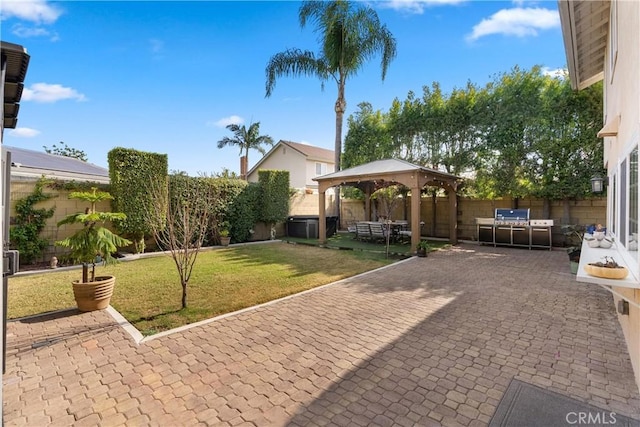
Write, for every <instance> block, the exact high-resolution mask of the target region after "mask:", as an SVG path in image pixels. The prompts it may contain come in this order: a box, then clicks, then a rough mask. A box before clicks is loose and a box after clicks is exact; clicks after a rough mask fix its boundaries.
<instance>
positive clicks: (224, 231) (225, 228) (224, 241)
mask: <svg viewBox="0 0 640 427" xmlns="http://www.w3.org/2000/svg"><path fill="white" fill-rule="evenodd" d="M218 234H219V236H220V244H221V245H222V246H229V243H231V236H229V222H228V221H223V222H222V224H220V230H219V231H218Z"/></svg>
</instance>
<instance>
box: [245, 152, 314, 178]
mask: <svg viewBox="0 0 640 427" xmlns="http://www.w3.org/2000/svg"><path fill="white" fill-rule="evenodd" d="M306 164H307V158H306V156H304V155H303V154H302V153H300V152H299V151H297V150H294V149H293V148H291V147H287V146H285V145H281V146H279V147H278V148H277V149H275V150H273V151H272V152H271V155H270V156H269V157H267V158H265V159H264V161H263V162H262V164H260V169H277V170H288V171H289V185H290V186H291V187H293V188H305V186H306V182H307V175H306V174H307V170H306ZM247 180H248V181H249V182H258V170H255V171H253V173H251V174H249V177H248V179H247Z"/></svg>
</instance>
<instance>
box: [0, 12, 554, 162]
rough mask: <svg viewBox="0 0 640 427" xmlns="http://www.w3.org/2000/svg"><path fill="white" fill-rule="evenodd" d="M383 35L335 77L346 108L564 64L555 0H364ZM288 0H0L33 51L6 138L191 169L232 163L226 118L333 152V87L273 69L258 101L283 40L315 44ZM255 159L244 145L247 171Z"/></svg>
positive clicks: (8, 24)
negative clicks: (388, 43)
mask: <svg viewBox="0 0 640 427" xmlns="http://www.w3.org/2000/svg"><path fill="white" fill-rule="evenodd" d="M367 4H368V5H369V6H371V7H373V8H374V9H375V10H376V12H377V14H378V16H379V18H380V21H381V22H382V23H384V24H385V25H386V26H387V28H388V29H389V31H390V32H391V33H392V34H393V36H394V37H395V39H396V43H397V56H396V58H395V59H394V60H393V62H392V63H391V65H390V67H389V69H388V71H387V76H386V79H385V80H384V81H382V80H381V68H380V59H381V58H380V57H375V58H373V59H372V60H371V61H370V62H368V63H367V64H365V65H364V67H363V68H362V69H361V71H360V72H359V73H358V74H357V75H356V76H354V77H353V78H351V79H350V80H348V81H347V85H346V93H345V96H346V100H347V110H346V114H345V125H344V128H343V139H344V135H346V132H347V121H346V118H347V117H348V116H349V115H350V114H352V113H354V112H355V111H357V109H358V107H357V106H358V104H359V103H361V102H365V101H366V102H369V103H370V104H371V105H372V106H373V108H374V109H376V110H383V111H387V110H388V109H389V107H390V106H391V103H392V101H393V100H394V99H395V98H398V99H400V100H404V99H405V98H406V96H407V93H408V92H409V91H413V92H414V93H416V94H417V95H420V94H421V93H422V88H423V87H424V86H425V85H426V86H430V85H431V84H432V83H433V82H439V83H440V85H441V87H442V89H443V91H444V92H445V93H448V92H450V91H451V90H452V89H454V88H456V87H458V88H462V87H464V86H466V84H467V82H468V81H471V82H472V83H475V84H477V85H479V86H484V85H485V84H487V83H488V82H490V81H492V80H493V79H494V78H495V77H496V76H497V75H498V74H500V73H504V72H509V71H510V70H511V69H512V68H513V67H515V66H519V67H520V68H522V69H530V68H531V67H533V66H534V65H539V66H541V67H543V70H545V72H548V73H552V74H553V73H556V72H557V71H558V70H560V69H563V68H566V57H565V53H564V47H563V44H562V33H561V30H560V19H559V14H558V10H557V2H556V1H555V0H553V1H528V0H518V1H481V0H466V1H465V0H427V1H416V0H393V1H369V2H367ZM299 8H300V3H299V2H295V1H236V2H225V1H194V2H187V1H177V2H170V1H139V2H138V1H126V2H115V1H87V2H85V1H62V2H51V1H46V0H37V1H22V0H3V1H2V7H1V8H0V17H1V21H0V25H1V28H0V34H1V36H2V40H3V41H7V42H12V43H17V44H20V45H22V46H24V47H25V48H26V49H27V52H28V53H29V55H30V56H31V60H30V63H29V68H28V71H27V76H26V80H25V90H24V92H23V95H22V102H21V104H20V113H19V117H18V126H17V128H16V129H13V130H5V135H4V144H6V145H9V146H16V147H21V148H26V149H31V150H36V151H44V149H43V146H47V147H49V148H51V147H52V146H53V145H54V144H56V145H59V143H60V142H61V141H63V142H65V143H66V144H67V145H68V146H70V147H73V148H76V149H79V150H82V151H84V152H85V153H86V154H87V156H88V158H89V162H91V163H94V164H96V165H99V166H103V167H105V168H106V167H108V161H107V153H108V152H109V151H110V150H111V149H112V148H114V147H126V148H133V149H136V150H142V151H151V152H156V153H164V154H168V159H169V169H170V170H173V171H184V172H187V173H189V174H190V175H198V174H201V173H206V174H212V173H220V172H222V170H223V169H224V168H226V169H228V170H230V171H232V172H236V173H239V169H240V160H239V155H240V153H239V149H238V148H237V147H235V146H233V147H225V148H221V149H219V148H218V147H217V142H218V141H219V140H220V139H222V138H223V137H225V136H229V137H232V136H233V134H232V133H231V132H230V131H229V130H228V129H226V127H225V126H226V125H228V124H230V123H236V124H241V125H242V124H244V125H246V126H248V125H249V124H250V123H254V122H260V133H261V134H262V135H269V136H271V137H272V138H273V139H274V141H276V142H277V141H279V140H287V141H294V142H300V143H304V144H311V145H315V146H318V147H324V148H327V149H331V150H332V149H333V146H334V137H335V112H334V109H333V105H334V103H335V100H336V96H337V89H336V85H335V83H333V82H331V81H329V82H327V83H326V85H325V88H324V90H322V88H321V84H320V81H319V80H318V79H317V78H314V77H297V78H293V77H281V78H279V79H278V80H277V81H276V86H275V89H274V91H273V94H272V95H271V97H269V98H266V97H265V67H266V65H267V63H268V61H269V59H270V58H271V57H272V56H273V55H275V54H276V53H279V52H282V51H284V50H286V49H289V48H300V49H304V50H311V51H314V52H316V53H318V52H319V43H318V39H317V34H316V33H315V32H314V31H313V27H312V26H307V27H305V28H304V29H303V28H301V27H300V25H299V20H298V11H299ZM260 158H261V154H260V153H259V152H257V151H250V152H249V167H252V166H253V165H255V163H256V162H257V161H258V160H259V159H260Z"/></svg>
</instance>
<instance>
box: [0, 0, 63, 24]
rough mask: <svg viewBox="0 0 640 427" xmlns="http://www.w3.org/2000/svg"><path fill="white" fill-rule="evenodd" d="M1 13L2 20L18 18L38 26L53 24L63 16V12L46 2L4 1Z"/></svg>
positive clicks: (32, 0) (30, 0)
mask: <svg viewBox="0 0 640 427" xmlns="http://www.w3.org/2000/svg"><path fill="white" fill-rule="evenodd" d="M0 13H1V14H2V20H5V19H8V18H18V19H22V20H25V21H31V22H35V23H38V24H39V23H45V24H52V23H54V22H55V21H56V20H57V19H58V18H59V17H60V15H62V10H60V9H59V8H58V7H56V6H53V5H51V4H49V3H47V1H46V0H29V1H24V0H3V2H2V9H1V12H0Z"/></svg>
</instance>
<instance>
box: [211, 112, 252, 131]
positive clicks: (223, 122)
mask: <svg viewBox="0 0 640 427" xmlns="http://www.w3.org/2000/svg"><path fill="white" fill-rule="evenodd" d="M242 123H244V119H243V118H242V117H240V116H236V115H233V116H229V117H223V118H221V119H220V120H217V121H215V122H213V121H209V122H207V125H208V126H216V127H219V128H224V127H227V126H228V125H241V124H242Z"/></svg>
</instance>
